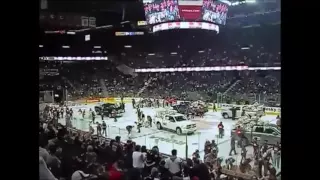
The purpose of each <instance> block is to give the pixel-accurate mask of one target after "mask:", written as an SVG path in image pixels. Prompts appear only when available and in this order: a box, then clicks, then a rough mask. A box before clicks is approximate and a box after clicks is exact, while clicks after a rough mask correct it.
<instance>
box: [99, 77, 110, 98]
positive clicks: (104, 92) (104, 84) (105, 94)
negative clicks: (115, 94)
mask: <svg viewBox="0 0 320 180" xmlns="http://www.w3.org/2000/svg"><path fill="white" fill-rule="evenodd" d="M99 82H100V87H101V90H102V95H103V96H104V97H108V89H107V86H106V83H105V82H104V79H100V80H99Z"/></svg>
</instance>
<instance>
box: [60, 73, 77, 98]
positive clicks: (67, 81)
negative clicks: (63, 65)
mask: <svg viewBox="0 0 320 180" xmlns="http://www.w3.org/2000/svg"><path fill="white" fill-rule="evenodd" d="M62 80H64V82H65V84H68V85H69V86H70V87H71V88H72V89H73V90H74V91H75V92H76V93H77V94H79V91H78V88H76V87H75V85H74V84H73V83H72V82H71V81H70V80H69V79H68V78H66V77H64V76H63V77H62Z"/></svg>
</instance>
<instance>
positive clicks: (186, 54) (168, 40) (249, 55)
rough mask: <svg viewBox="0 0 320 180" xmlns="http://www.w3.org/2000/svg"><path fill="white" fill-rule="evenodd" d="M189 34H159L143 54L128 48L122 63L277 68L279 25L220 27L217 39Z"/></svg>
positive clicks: (161, 66) (145, 66) (144, 66)
mask: <svg viewBox="0 0 320 180" xmlns="http://www.w3.org/2000/svg"><path fill="white" fill-rule="evenodd" d="M256 16H259V15H256ZM189 33H190V32H189V31H185V30H173V31H168V32H166V31H164V32H161V33H159V34H158V35H157V36H155V37H152V41H153V42H154V43H152V44H148V46H149V47H148V48H146V49H147V53H140V54H139V53H138V54H137V52H136V48H138V47H137V46H138V45H137V44H132V46H133V47H132V49H125V50H124V53H123V54H125V56H124V58H123V59H124V63H125V64H127V65H128V66H130V67H132V68H164V67H203V66H226V65H239V64H243V65H248V66H280V64H281V62H280V57H281V53H280V40H279V39H280V25H268V26H259V27H251V28H240V29H239V28H237V29H232V28H231V29H230V28H225V29H223V27H221V30H220V33H219V34H218V35H215V34H214V33H213V32H203V31H199V32H198V31H193V32H192V34H191V35H189ZM179 37H183V40H181V39H180V38H179ZM270 39H273V40H272V41H271V40H270ZM195 44H197V46H195Z"/></svg>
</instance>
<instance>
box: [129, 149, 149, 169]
mask: <svg viewBox="0 0 320 180" xmlns="http://www.w3.org/2000/svg"><path fill="white" fill-rule="evenodd" d="M145 159H146V154H145V153H144V152H141V146H140V145H137V146H136V147H135V151H134V152H133V153H132V167H133V168H136V169H139V171H141V172H142V169H143V168H144V161H145Z"/></svg>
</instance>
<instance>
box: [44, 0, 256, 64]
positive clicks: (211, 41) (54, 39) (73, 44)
mask: <svg viewBox="0 0 320 180" xmlns="http://www.w3.org/2000/svg"><path fill="white" fill-rule="evenodd" d="M243 9H244V10H245V11H256V10H257V9H261V6H246V7H244V8H243ZM66 12H68V13H66ZM124 12H125V13H124ZM234 12H242V11H241V9H240V10H239V8H238V9H237V8H235V9H234ZM52 15H53V16H55V17H54V18H51V17H52ZM60 15H61V16H63V18H66V17H78V18H79V17H81V16H88V17H90V16H94V17H96V19H97V21H96V26H104V25H112V27H110V28H103V29H98V30H97V29H95V30H84V31H82V29H83V28H82V27H79V26H72V25H70V24H68V23H69V22H68V23H65V24H64V26H61V23H60V21H58V20H61V19H60V18H59V17H60ZM40 16H45V17H46V19H41V17H40V25H41V28H40V43H39V44H40V45H41V48H40V56H92V55H97V54H99V55H102V56H104V55H106V56H109V57H112V56H114V57H118V59H119V57H130V58H137V59H141V58H150V56H148V54H150V53H156V56H153V57H152V58H163V57H166V56H167V55H171V53H172V52H176V53H177V54H179V55H180V54H183V53H184V52H187V55H184V56H192V54H193V53H198V52H199V51H200V52H201V51H202V50H203V49H209V48H212V49H214V48H217V47H218V46H219V44H215V42H219V40H218V39H216V38H219V37H218V36H216V33H215V32H212V31H203V30H192V31H188V30H175V31H170V32H161V33H157V34H149V33H148V30H149V29H148V27H139V26H137V22H138V21H141V20H144V12H143V5H142V3H141V2H139V1H95V2H93V1H89V0H83V1H80V2H74V1H50V0H48V9H44V10H42V11H41V12H40ZM53 19H58V20H57V21H55V22H52V20H53ZM78 23H79V22H78ZM80 23H81V22H80ZM221 28H223V27H221ZM70 29H73V30H78V31H79V32H77V33H76V34H75V35H70V34H66V31H67V30H70ZM60 30H66V31H64V33H44V32H45V31H58V32H59V31H60ZM119 31H121V32H123V31H125V32H132V31H141V32H144V33H145V35H144V36H122V37H118V36H115V33H116V32H119ZM227 31H228V30H221V32H222V33H220V34H223V33H226V32H227ZM87 35H90V41H85V37H86V36H87ZM182 37H183V38H182ZM220 38H221V39H223V38H225V37H224V36H220ZM195 39H197V40H196V42H197V47H196V48H193V47H192V46H191V45H190V44H194V43H195ZM244 44H246V42H245V43H244ZM40 45H39V47H40ZM63 46H64V47H68V48H63ZM96 47H99V48H96ZM188 53H189V54H188ZM184 54H186V53H184Z"/></svg>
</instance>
